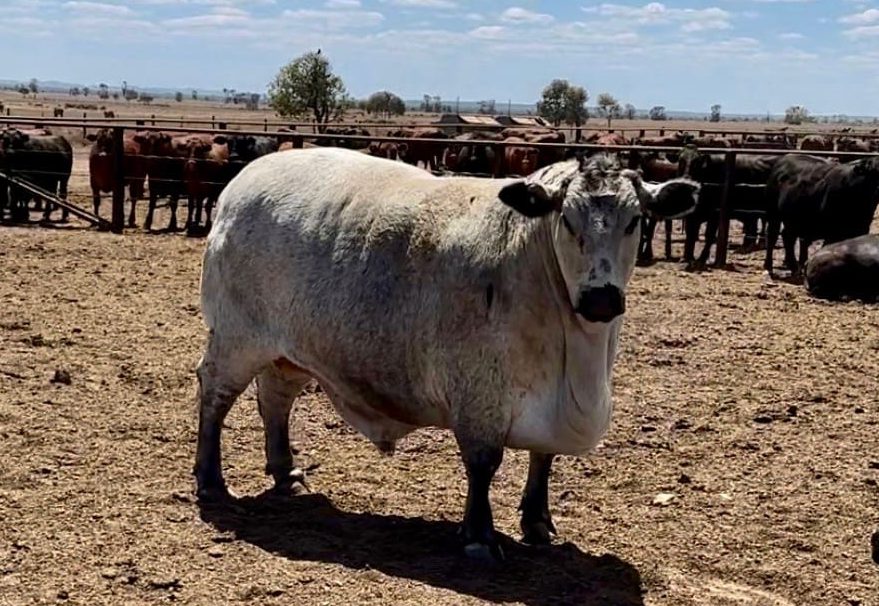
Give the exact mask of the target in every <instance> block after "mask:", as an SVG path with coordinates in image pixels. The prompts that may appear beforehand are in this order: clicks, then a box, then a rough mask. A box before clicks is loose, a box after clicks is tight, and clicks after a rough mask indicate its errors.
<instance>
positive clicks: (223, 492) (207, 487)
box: [195, 484, 236, 503]
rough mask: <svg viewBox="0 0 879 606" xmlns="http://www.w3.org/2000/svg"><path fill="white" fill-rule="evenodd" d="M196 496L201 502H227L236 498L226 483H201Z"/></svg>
mask: <svg viewBox="0 0 879 606" xmlns="http://www.w3.org/2000/svg"><path fill="white" fill-rule="evenodd" d="M195 496H196V498H197V499H198V502H199V503H227V502H229V501H233V500H235V498H236V495H235V494H234V493H232V492H231V491H230V490H229V489H228V488H227V487H226V485H225V484H199V486H198V489H196V491H195Z"/></svg>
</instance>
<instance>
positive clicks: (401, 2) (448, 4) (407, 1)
mask: <svg viewBox="0 0 879 606" xmlns="http://www.w3.org/2000/svg"><path fill="white" fill-rule="evenodd" d="M382 2H389V3H391V4H394V5H396V6H411V7H417V8H455V7H456V6H458V4H457V2H454V1H453V0H382Z"/></svg>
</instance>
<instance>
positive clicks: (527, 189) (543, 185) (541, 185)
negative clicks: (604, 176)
mask: <svg viewBox="0 0 879 606" xmlns="http://www.w3.org/2000/svg"><path fill="white" fill-rule="evenodd" d="M579 172H580V161H579V160H568V161H566V162H558V163H556V164H551V165H549V166H547V167H545V168H541V169H540V170H538V171H536V172H534V173H532V174H530V175H528V176H527V177H525V179H524V180H521V181H516V182H514V183H510V184H509V185H505V186H504V187H503V188H502V189H501V191H500V192H499V193H498V197H499V198H500V200H501V202H503V203H504V204H506V205H507V206H509V207H510V208H512V209H513V210H515V211H517V212H519V213H520V214H522V215H525V216H526V217H542V216H544V215H548V214H549V213H551V212H553V211H555V212H558V211H560V210H561V209H562V203H564V201H565V196H567V194H568V186H569V185H570V184H571V181H573V180H574V177H576V176H577V174H578V173H579Z"/></svg>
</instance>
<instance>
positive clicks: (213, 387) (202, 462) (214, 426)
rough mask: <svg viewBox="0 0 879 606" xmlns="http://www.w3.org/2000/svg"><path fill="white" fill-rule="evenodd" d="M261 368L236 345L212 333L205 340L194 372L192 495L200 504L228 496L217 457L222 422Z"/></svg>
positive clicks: (248, 353)
mask: <svg viewBox="0 0 879 606" xmlns="http://www.w3.org/2000/svg"><path fill="white" fill-rule="evenodd" d="M264 364H265V362H264V361H263V360H261V359H260V358H259V357H258V356H257V355H255V354H254V353H253V352H252V351H249V350H247V349H246V348H243V347H242V346H241V344H240V343H239V342H237V341H233V340H231V339H227V338H221V337H219V336H218V335H217V333H215V332H211V334H210V336H209V337H208V344H207V347H206V349H205V353H204V356H203V357H202V359H201V362H199V365H198V369H197V370H196V374H197V376H198V398H199V418H198V443H197V445H196V455H195V469H194V473H195V479H196V485H197V489H196V494H197V496H198V498H199V500H201V501H216V500H223V499H225V498H228V496H229V492H228V490H227V489H226V482H225V480H224V479H223V470H222V463H221V456H220V434H221V433H222V428H223V420H224V419H225V418H226V415H227V414H228V413H229V411H230V410H231V409H232V405H233V404H234V403H235V400H236V399H237V398H238V396H239V395H241V393H242V392H243V391H244V390H245V389H246V388H247V386H248V385H249V384H250V382H251V380H253V378H254V377H255V376H256V374H257V373H258V372H259V370H260V368H261V367H262V366H264Z"/></svg>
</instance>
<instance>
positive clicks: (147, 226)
mask: <svg viewBox="0 0 879 606" xmlns="http://www.w3.org/2000/svg"><path fill="white" fill-rule="evenodd" d="M150 189H151V190H152V185H150ZM157 197H158V196H157V195H156V194H155V193H153V192H152V191H150V202H149V206H147V216H146V219H145V220H144V222H143V229H144V231H150V230H151V229H152V228H153V215H154V214H155V212H156V198H157Z"/></svg>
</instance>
